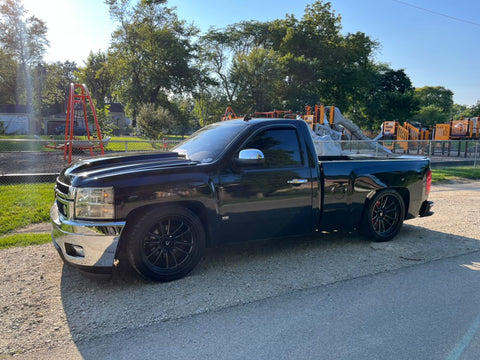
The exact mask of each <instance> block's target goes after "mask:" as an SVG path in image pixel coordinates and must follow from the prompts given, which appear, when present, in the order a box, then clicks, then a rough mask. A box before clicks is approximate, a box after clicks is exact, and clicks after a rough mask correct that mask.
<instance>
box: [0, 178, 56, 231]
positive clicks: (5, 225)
mask: <svg viewBox="0 0 480 360" xmlns="http://www.w3.org/2000/svg"><path fill="white" fill-rule="evenodd" d="M53 186H54V185H53V184H52V183H39V184H20V185H4V186H0V214H2V216H1V217H0V235H4V234H6V233H8V232H10V231H12V230H15V229H18V228H22V227H25V226H27V225H30V224H34V223H41V222H45V221H48V220H49V216H50V213H49V208H50V205H51V204H52V203H53Z"/></svg>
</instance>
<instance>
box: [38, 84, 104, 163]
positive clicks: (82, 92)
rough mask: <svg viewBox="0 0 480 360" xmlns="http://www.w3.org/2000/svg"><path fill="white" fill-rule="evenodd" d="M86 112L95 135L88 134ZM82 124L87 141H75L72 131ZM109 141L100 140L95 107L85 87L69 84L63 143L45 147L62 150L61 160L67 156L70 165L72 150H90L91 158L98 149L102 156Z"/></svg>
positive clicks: (100, 135) (100, 134)
mask: <svg viewBox="0 0 480 360" xmlns="http://www.w3.org/2000/svg"><path fill="white" fill-rule="evenodd" d="M87 103H88V104H87ZM87 105H88V107H87ZM88 110H90V115H91V117H93V121H94V127H95V131H96V134H91V133H90V129H89V126H88V115H89V113H88ZM82 123H83V124H84V125H85V130H86V136H87V139H86V140H75V137H74V129H75V128H78V127H79V126H80V124H82ZM109 140H110V137H106V138H104V139H102V133H101V131H100V126H99V124H98V119H97V113H96V112H95V106H94V104H93V102H92V98H91V96H90V92H89V91H88V89H87V87H86V86H85V85H84V84H73V83H72V84H70V93H69V97H68V104H67V117H66V120H65V142H64V143H63V144H60V145H56V144H55V145H45V146H46V147H48V148H52V149H57V150H63V158H64V159H65V160H66V159H67V154H68V163H71V162H72V152H73V150H76V151H83V150H90V155H91V156H93V150H94V149H100V151H101V153H102V155H103V154H105V149H104V146H106V144H107V143H108V141H109Z"/></svg>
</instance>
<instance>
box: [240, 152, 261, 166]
mask: <svg viewBox="0 0 480 360" xmlns="http://www.w3.org/2000/svg"><path fill="white" fill-rule="evenodd" d="M235 162H236V164H237V165H240V166H252V165H262V164H263V163H265V156H264V155H263V152H261V151H260V150H258V149H244V150H241V151H240V153H239V154H238V158H236V159H235Z"/></svg>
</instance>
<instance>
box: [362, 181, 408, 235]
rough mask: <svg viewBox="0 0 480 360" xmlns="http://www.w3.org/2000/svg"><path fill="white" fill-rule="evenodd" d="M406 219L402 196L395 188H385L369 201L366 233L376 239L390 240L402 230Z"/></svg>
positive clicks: (364, 221) (364, 224)
mask: <svg viewBox="0 0 480 360" xmlns="http://www.w3.org/2000/svg"><path fill="white" fill-rule="evenodd" d="M404 219H405V205H404V203H403V199H402V197H401V196H400V195H399V194H398V193H397V192H396V191H394V190H383V191H380V192H378V193H377V194H375V196H374V197H373V198H372V199H371V200H370V201H369V202H367V205H366V209H365V215H364V219H363V228H364V230H365V231H364V232H365V234H366V235H367V236H368V237H369V238H373V240H375V241H389V240H391V239H392V238H393V237H395V235H397V233H398V232H399V231H400V228H401V227H402V224H403V220H404Z"/></svg>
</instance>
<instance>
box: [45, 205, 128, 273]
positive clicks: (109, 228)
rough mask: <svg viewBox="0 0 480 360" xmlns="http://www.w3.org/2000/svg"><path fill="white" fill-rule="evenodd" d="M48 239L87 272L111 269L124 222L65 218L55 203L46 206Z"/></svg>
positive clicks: (72, 263)
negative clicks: (49, 224) (48, 208)
mask: <svg viewBox="0 0 480 360" xmlns="http://www.w3.org/2000/svg"><path fill="white" fill-rule="evenodd" d="M50 218H51V222H52V241H53V245H54V246H55V248H56V249H57V251H58V252H59V254H60V256H61V257H62V259H63V261H64V262H65V263H67V264H69V265H72V266H74V267H78V268H81V269H82V270H85V271H91V272H108V271H111V269H112V267H113V263H114V260H115V255H116V252H117V247H118V242H119V239H120V235H121V233H122V230H123V228H124V226H125V222H124V221H123V222H105V223H95V222H88V221H75V220H68V219H67V218H65V217H64V216H63V215H62V214H60V213H59V211H58V208H57V204H56V203H55V204H54V205H53V206H52V208H51V210H50Z"/></svg>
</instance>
